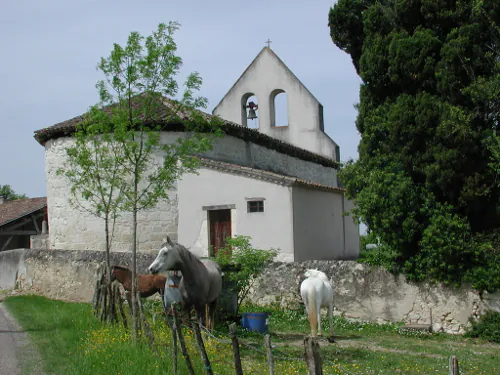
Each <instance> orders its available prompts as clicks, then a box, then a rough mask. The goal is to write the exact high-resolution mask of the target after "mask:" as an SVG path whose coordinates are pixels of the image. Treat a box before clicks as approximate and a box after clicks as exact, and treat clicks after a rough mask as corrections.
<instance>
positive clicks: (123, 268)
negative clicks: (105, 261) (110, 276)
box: [111, 265, 130, 271]
mask: <svg viewBox="0 0 500 375" xmlns="http://www.w3.org/2000/svg"><path fill="white" fill-rule="evenodd" d="M113 268H118V269H120V270H122V271H130V270H129V269H128V268H126V267H122V266H116V265H115V266H113V267H111V269H113Z"/></svg>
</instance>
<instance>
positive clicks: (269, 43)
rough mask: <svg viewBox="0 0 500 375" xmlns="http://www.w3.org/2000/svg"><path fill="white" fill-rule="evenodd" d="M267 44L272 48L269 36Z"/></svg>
mask: <svg viewBox="0 0 500 375" xmlns="http://www.w3.org/2000/svg"><path fill="white" fill-rule="evenodd" d="M266 44H267V47H268V48H271V41H270V40H269V38H267V42H266Z"/></svg>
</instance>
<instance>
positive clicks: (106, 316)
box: [93, 276, 459, 375]
mask: <svg viewBox="0 0 500 375" xmlns="http://www.w3.org/2000/svg"><path fill="white" fill-rule="evenodd" d="M128 301H129V303H130V298H128ZM136 301H137V307H136V309H137V311H138V312H139V313H138V314H137V315H138V319H139V321H138V322H137V324H138V327H139V329H140V330H141V331H143V332H144V333H145V334H146V336H147V338H148V341H149V344H150V346H151V348H153V349H154V351H155V352H156V353H158V349H157V346H156V345H155V338H154V336H153V333H152V330H151V327H150V325H149V323H148V321H147V319H146V314H145V313H144V308H143V305H142V302H141V297H140V296H139V293H138V294H137V298H136ZM129 307H130V308H131V305H129ZM93 309H94V314H95V315H96V316H97V317H99V318H100V319H101V320H103V321H109V322H115V323H118V322H119V320H120V318H121V320H122V323H123V325H124V327H125V328H127V329H128V324H127V318H126V314H125V311H124V307H123V303H122V299H121V293H120V290H119V288H118V287H117V286H116V285H114V286H113V287H111V286H110V284H106V283H105V282H104V277H103V276H101V277H99V278H98V279H97V282H96V287H95V293H94V299H93ZM176 311H177V310H176V308H175V305H174V307H173V308H172V309H171V312H169V311H166V310H165V306H164V316H165V323H166V324H167V325H168V327H169V328H170V330H171V333H172V343H173V350H172V369H173V373H174V375H178V367H179V366H178V363H179V356H178V351H177V350H178V345H179V347H180V350H181V355H182V358H183V359H184V361H185V362H186V368H187V370H188V372H189V374H190V375H195V371H194V367H193V364H192V361H191V357H190V354H189V352H188V350H187V345H186V340H185V338H184V335H183V332H182V329H181V328H182V326H183V325H182V324H181V323H180V321H179V316H178V315H177V312H176ZM169 313H170V314H169ZM169 315H170V318H169ZM184 327H188V328H189V329H191V330H192V331H193V334H194V337H195V339H196V345H197V347H198V350H199V355H200V357H201V360H202V363H203V365H204V366H203V367H204V369H205V373H206V374H207V375H214V372H213V370H212V365H211V363H210V358H209V356H208V354H207V351H206V348H205V342H204V340H203V336H202V333H201V327H200V324H199V323H198V322H194V321H193V322H191V326H186V325H184ZM205 333H206V334H208V335H210V333H209V332H208V331H205ZM212 337H214V338H215V336H213V335H212ZM228 339H229V340H228V341H227V342H228V343H231V346H232V352H233V356H232V357H233V358H232V366H233V367H234V373H235V375H243V367H242V364H241V355H240V346H241V343H240V340H239V339H238V336H237V334H236V324H235V323H232V324H231V325H230V326H229V336H228ZM303 344H304V349H303V350H304V352H303V359H302V360H303V361H305V363H306V368H307V373H308V375H323V363H322V358H321V352H320V346H319V343H318V339H317V338H313V337H310V336H305V337H304V341H303ZM264 348H265V351H264V352H263V354H264V355H266V357H267V367H268V370H269V375H274V374H275V372H274V359H275V358H276V357H275V355H273V347H272V344H271V337H270V335H269V334H267V335H265V336H264ZM280 359H283V357H280ZM291 359H293V360H297V358H291ZM344 372H345V373H346V374H351V372H350V371H347V370H345V371H344ZM449 375H459V366H458V360H457V358H456V357H455V356H451V357H450V359H449Z"/></svg>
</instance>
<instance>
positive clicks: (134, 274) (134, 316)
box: [131, 179, 139, 342]
mask: <svg viewBox="0 0 500 375" xmlns="http://www.w3.org/2000/svg"><path fill="white" fill-rule="evenodd" d="M135 199H136V201H135V203H134V212H133V219H132V220H133V229H132V232H133V234H132V240H133V243H132V293H131V294H132V296H131V297H132V320H133V322H134V323H133V327H134V332H133V337H134V341H135V342H137V333H138V331H139V327H138V324H137V323H138V322H137V308H136V307H137V303H136V297H137V280H136V279H137V179H136V182H135Z"/></svg>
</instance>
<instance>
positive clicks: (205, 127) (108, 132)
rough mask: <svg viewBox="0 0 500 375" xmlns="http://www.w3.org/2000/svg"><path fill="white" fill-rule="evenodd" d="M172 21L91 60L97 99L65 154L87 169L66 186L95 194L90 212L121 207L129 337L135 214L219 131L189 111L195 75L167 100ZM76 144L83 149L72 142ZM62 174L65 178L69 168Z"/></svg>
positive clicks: (171, 81) (194, 103) (199, 101)
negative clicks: (126, 239) (126, 243)
mask: <svg viewBox="0 0 500 375" xmlns="http://www.w3.org/2000/svg"><path fill="white" fill-rule="evenodd" d="M179 26H180V25H179V24H178V23H176V22H170V23H169V24H163V23H161V24H159V25H158V29H157V30H156V31H154V32H153V33H152V35H150V36H148V37H146V38H145V37H143V36H141V35H140V34H139V33H137V32H132V33H131V34H130V35H129V37H128V40H127V43H126V45H125V46H123V47H122V46H120V45H119V44H114V48H113V50H112V51H111V54H110V55H109V56H108V57H106V58H102V59H101V62H100V63H99V65H98V69H99V70H100V71H101V72H102V73H103V74H104V76H105V79H104V80H101V81H99V82H98V83H97V85H96V87H97V89H98V92H99V98H100V101H99V103H98V104H97V105H96V106H94V107H93V108H92V109H91V111H90V112H89V114H88V117H87V121H85V122H84V123H83V125H82V131H81V133H77V147H76V149H70V150H69V151H68V153H69V155H70V158H71V156H72V153H74V157H73V159H72V161H73V162H74V163H76V166H77V168H76V171H89V173H88V175H85V173H84V174H83V176H77V177H75V179H74V180H73V183H74V184H75V183H78V182H80V183H82V185H83V186H82V187H76V190H77V191H79V193H80V195H82V196H83V198H84V199H87V200H88V201H91V199H90V198H92V197H95V198H97V199H96V200H94V201H93V202H92V204H93V209H94V212H96V213H100V214H106V212H108V210H109V213H110V215H111V216H110V217H111V218H114V217H115V215H117V214H119V213H121V212H129V213H131V214H132V234H133V240H132V280H134V282H133V283H132V315H133V322H134V323H133V324H134V333H135V336H136V337H137V335H136V334H137V330H138V324H137V323H138V322H137V309H136V295H137V285H136V282H135V281H136V275H137V272H136V269H137V267H136V254H137V214H138V212H139V211H141V210H145V209H151V208H153V207H155V206H156V205H157V204H158V202H159V200H161V199H164V200H167V199H168V194H169V192H170V191H171V190H172V188H173V187H174V186H175V183H176V181H177V179H178V178H179V177H180V176H181V175H182V174H184V173H196V170H197V168H198V167H199V159H198V158H196V157H193V155H196V154H198V153H201V152H205V151H207V150H209V149H210V148H211V147H212V140H213V137H214V136H220V135H221V134H222V133H221V130H220V129H221V127H220V126H219V125H220V124H221V121H220V120H219V119H218V118H215V117H210V116H206V115H204V114H203V113H201V112H200V111H198V110H197V109H198V108H205V107H206V105H207V99H206V98H204V97H198V96H195V93H196V91H198V90H199V89H200V87H201V84H202V79H201V77H200V76H199V74H198V73H196V72H195V73H191V74H189V75H188V76H187V78H186V81H185V83H184V89H183V91H182V95H181V98H180V99H178V100H174V99H172V98H175V97H176V96H177V95H178V94H179V85H178V83H177V81H176V75H177V74H178V73H179V70H180V67H181V65H182V59H181V58H180V57H179V56H177V55H176V51H177V46H176V43H175V41H174V38H173V36H174V33H175V31H177V30H178V28H179ZM163 130H176V131H182V135H180V136H179V137H178V139H177V140H176V141H175V142H166V141H165V140H163V139H162V137H161V132H162V131H163ZM101 134H102V136H101ZM79 137H81V139H82V140H81V142H80V143H78V142H79ZM101 140H102V142H103V143H101ZM82 144H85V145H86V147H88V150H87V148H83V149H80V148H79V147H78V146H81V145H82ZM69 173H70V176H71V174H72V173H73V171H70V172H69ZM75 175H76V173H75ZM78 179H80V180H78ZM99 181H102V189H101V188H100V187H99V186H98V185H97V184H98V183H99ZM101 190H102V191H101ZM101 192H102V194H101ZM103 197H104V200H103ZM104 202H107V203H109V205H107V203H106V204H105V203H104Z"/></svg>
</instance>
